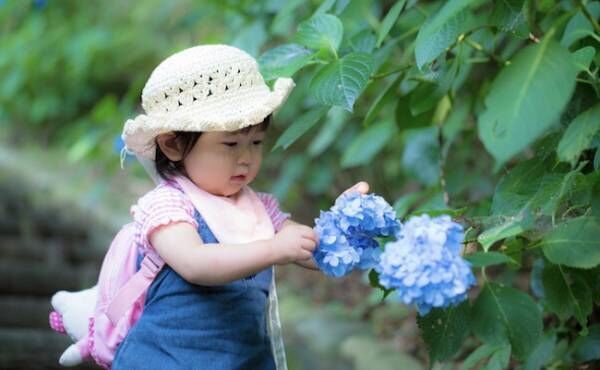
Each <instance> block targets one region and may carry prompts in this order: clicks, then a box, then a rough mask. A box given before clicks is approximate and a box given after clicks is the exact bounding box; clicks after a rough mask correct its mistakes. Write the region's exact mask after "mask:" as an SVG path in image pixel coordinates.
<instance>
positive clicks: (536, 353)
mask: <svg viewBox="0 0 600 370" xmlns="http://www.w3.org/2000/svg"><path fill="white" fill-rule="evenodd" d="M554 348H556V334H554V333H546V334H544V337H543V338H542V340H541V341H540V342H539V344H538V345H537V347H535V349H534V350H533V351H532V352H531V354H530V355H529V356H528V357H527V359H526V360H525V363H524V364H523V367H522V368H521V369H520V370H540V369H541V368H542V367H543V366H544V365H546V364H547V363H548V362H549V361H550V359H551V358H552V353H553V351H554Z"/></svg>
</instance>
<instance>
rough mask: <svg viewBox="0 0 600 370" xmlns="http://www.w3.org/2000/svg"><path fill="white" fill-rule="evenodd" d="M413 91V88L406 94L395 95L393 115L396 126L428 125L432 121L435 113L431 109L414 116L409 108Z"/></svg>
mask: <svg viewBox="0 0 600 370" xmlns="http://www.w3.org/2000/svg"><path fill="white" fill-rule="evenodd" d="M413 93H415V91H414V90H413V91H411V93H410V94H408V95H405V96H401V97H397V100H398V101H397V102H396V112H395V116H396V122H398V126H399V127H401V128H402V129H412V128H421V127H425V126H430V125H431V123H432V122H433V114H434V113H435V111H434V110H433V109H432V110H430V111H428V112H424V113H421V114H418V115H416V116H415V115H413V113H412V110H411V102H413V101H414V98H413Z"/></svg>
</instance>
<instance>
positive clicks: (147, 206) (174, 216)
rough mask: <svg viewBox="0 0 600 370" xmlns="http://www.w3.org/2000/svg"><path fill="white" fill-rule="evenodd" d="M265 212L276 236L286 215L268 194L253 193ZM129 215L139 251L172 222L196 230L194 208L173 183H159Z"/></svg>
mask: <svg viewBox="0 0 600 370" xmlns="http://www.w3.org/2000/svg"><path fill="white" fill-rule="evenodd" d="M256 194H257V195H258V198H259V199H260V201H261V202H262V203H263V204H264V206H265V209H266V210H267V213H268V215H269V217H270V218H271V222H272V223H273V227H274V228H275V232H278V231H279V230H281V227H282V226H283V223H284V222H285V220H287V219H288V218H290V214H289V213H285V212H282V211H281V210H280V209H279V202H278V201H277V199H276V198H275V197H274V196H273V195H271V194H269V193H259V192H257V193H256ZM130 212H131V215H132V216H133V220H134V222H135V224H136V228H137V232H136V244H137V245H138V246H139V247H140V248H141V249H142V250H145V249H147V248H151V246H150V242H149V241H148V239H149V237H150V234H151V233H152V232H154V231H155V230H157V229H158V228H159V227H161V226H166V225H169V224H171V223H175V222H187V223H189V224H191V225H192V226H194V228H198V222H197V221H196V219H195V218H194V205H193V204H192V202H191V201H190V200H189V198H188V197H187V196H186V195H185V194H184V193H183V192H182V191H181V190H179V189H178V185H177V184H176V183H172V182H169V183H166V182H163V183H160V184H159V185H158V186H157V187H156V188H154V189H153V190H151V191H149V192H148V193H146V194H145V195H144V196H142V197H141V198H140V199H139V200H138V202H137V204H135V205H133V206H131V211H130Z"/></svg>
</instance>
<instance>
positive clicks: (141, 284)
mask: <svg viewBox="0 0 600 370" xmlns="http://www.w3.org/2000/svg"><path fill="white" fill-rule="evenodd" d="M164 264H165V262H164V261H163V260H162V258H160V256H159V255H158V254H157V253H156V252H154V251H150V250H149V251H147V253H146V255H145V256H144V259H143V260H142V263H141V265H140V269H139V270H138V271H137V272H136V273H135V274H134V275H133V276H132V277H131V279H129V280H128V281H127V283H125V284H124V285H123V286H122V287H121V289H119V292H118V293H117V294H116V295H115V296H114V298H113V299H112V301H111V302H110V304H109V305H108V307H107V309H106V316H107V317H108V319H109V320H110V321H111V322H112V323H113V324H114V325H117V323H118V322H119V320H120V319H121V318H122V317H123V316H124V315H125V313H126V312H127V310H129V309H131V308H132V307H133V304H134V303H135V301H137V300H138V298H140V297H141V296H142V295H143V294H144V293H145V292H146V291H147V290H148V287H149V286H150V284H152V281H153V280H154V278H155V277H156V275H158V273H159V272H160V270H161V269H162V267H163V265H164Z"/></svg>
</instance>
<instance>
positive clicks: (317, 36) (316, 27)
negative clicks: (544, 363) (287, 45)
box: [295, 13, 344, 53]
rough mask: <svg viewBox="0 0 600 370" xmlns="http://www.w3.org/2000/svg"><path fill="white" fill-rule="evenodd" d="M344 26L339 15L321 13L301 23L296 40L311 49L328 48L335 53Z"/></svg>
mask: <svg viewBox="0 0 600 370" xmlns="http://www.w3.org/2000/svg"><path fill="white" fill-rule="evenodd" d="M343 35H344V26H343V25H342V21H340V20H339V18H338V17H336V16H335V15H331V14H325V13H319V14H317V15H315V16H314V17H312V18H310V19H308V20H306V21H304V22H302V23H300V25H298V32H297V33H296V37H295V38H296V41H298V42H299V43H300V44H302V45H305V46H307V47H309V48H311V49H315V50H320V49H326V50H330V51H332V52H334V53H335V51H337V48H338V47H339V46H340V42H341V41H342V36H343Z"/></svg>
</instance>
